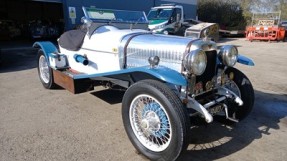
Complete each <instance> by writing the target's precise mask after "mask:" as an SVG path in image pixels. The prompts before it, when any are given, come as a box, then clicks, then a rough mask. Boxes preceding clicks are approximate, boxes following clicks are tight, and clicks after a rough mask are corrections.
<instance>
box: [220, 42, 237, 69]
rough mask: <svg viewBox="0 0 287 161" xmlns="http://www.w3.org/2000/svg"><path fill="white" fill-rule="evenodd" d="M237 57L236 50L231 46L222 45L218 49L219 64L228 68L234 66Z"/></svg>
mask: <svg viewBox="0 0 287 161" xmlns="http://www.w3.org/2000/svg"><path fill="white" fill-rule="evenodd" d="M237 57H238V50H237V48H236V47H235V46H233V45H224V46H222V47H221V48H220V51H219V59H220V60H221V62H222V63H223V64H224V65H226V66H229V67H232V66H234V65H235V63H236V61H237Z"/></svg>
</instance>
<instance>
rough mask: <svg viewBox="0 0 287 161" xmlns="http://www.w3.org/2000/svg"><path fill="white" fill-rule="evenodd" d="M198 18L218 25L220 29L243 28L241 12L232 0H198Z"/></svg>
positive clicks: (236, 3)
mask: <svg viewBox="0 0 287 161" xmlns="http://www.w3.org/2000/svg"><path fill="white" fill-rule="evenodd" d="M198 17H199V19H200V20H202V21H206V22H214V23H218V24H219V25H220V26H221V28H226V29H243V28H245V19H244V16H243V10H242V8H241V6H240V4H239V3H238V2H236V1H234V0H233V1H232V0H199V2H198Z"/></svg>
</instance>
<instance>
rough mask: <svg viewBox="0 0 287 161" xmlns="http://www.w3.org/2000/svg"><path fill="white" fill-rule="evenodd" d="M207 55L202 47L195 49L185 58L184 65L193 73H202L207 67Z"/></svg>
mask: <svg viewBox="0 0 287 161" xmlns="http://www.w3.org/2000/svg"><path fill="white" fill-rule="evenodd" d="M206 62H207V59H206V55H205V52H204V51H203V50H201V49H197V50H193V51H191V52H190V53H188V54H187V55H186V56H185V57H184V58H183V66H184V67H185V68H186V69H187V70H188V71H189V73H191V74H195V75H201V74H202V73H203V72H204V70H205V68H206Z"/></svg>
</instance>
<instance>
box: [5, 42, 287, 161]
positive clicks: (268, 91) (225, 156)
mask: <svg viewBox="0 0 287 161" xmlns="http://www.w3.org/2000/svg"><path fill="white" fill-rule="evenodd" d="M223 44H234V45H237V46H238V49H239V52H240V53H242V54H244V55H245V56H248V57H250V58H252V59H253V60H254V62H255V64H256V66H254V67H249V66H244V65H239V64H238V65H236V67H237V68H239V69H240V70H242V71H243V72H244V73H245V74H246V75H247V76H248V77H249V78H250V80H251V82H252V84H253V86H254V90H255V99H256V100H255V105H254V108H253V111H252V112H251V114H250V115H249V117H247V118H246V119H245V120H244V121H242V122H240V123H238V124H236V125H235V126H226V125H223V124H221V123H219V122H213V123H212V124H203V125H201V126H196V127H194V128H192V133H191V138H190V144H189V146H188V149H187V152H186V153H185V154H184V155H183V156H182V157H181V158H180V160H191V161H193V160H194V161H208V160H220V161H230V160H240V161H242V160H244V161H255V160H258V161H283V160H286V158H287V152H286V151H287V135H286V131H287V95H286V94H287V65H286V62H287V43H286V42H271V43H269V42H248V41H245V39H242V38H241V39H224V40H223V41H222V42H221V43H220V44H219V45H223ZM0 46H1V45H0ZM14 47H15V46H14ZM6 49H7V48H6ZM2 59H3V61H2V65H1V66H0V161H17V160H20V161H22V160H27V161H34V160H35V161H44V160H47V161H51V160H56V161H74V160H81V161H82V160H87V161H94V160H96V161H106V160H112V161H114V160H127V161H135V160H138V161H140V160H146V159H145V158H144V157H142V156H141V155H140V154H138V153H136V151H135V149H134V147H133V146H132V144H131V142H130V141H129V140H128V137H127V135H126V133H125V131H124V127H123V124H122V118H121V99H122V95H123V92H121V91H113V90H106V89H104V88H102V87H97V88H96V90H95V91H92V92H87V93H83V94H78V95H74V94H71V93H69V92H68V91H66V90H63V89H57V90H46V89H44V88H43V87H42V85H41V83H40V81H39V78H38V74H37V68H36V51H35V50H31V48H29V47H27V48H26V47H24V48H23V47H22V48H20V49H19V48H18V49H13V48H10V49H9V50H2Z"/></svg>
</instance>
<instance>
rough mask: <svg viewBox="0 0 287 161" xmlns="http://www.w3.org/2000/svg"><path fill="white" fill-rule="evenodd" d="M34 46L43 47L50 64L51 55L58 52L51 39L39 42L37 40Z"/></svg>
mask: <svg viewBox="0 0 287 161" xmlns="http://www.w3.org/2000/svg"><path fill="white" fill-rule="evenodd" d="M33 47H34V48H41V49H42V51H43V53H44V55H45V57H46V58H47V61H48V63H49V65H50V62H49V56H50V55H51V54H52V53H55V52H58V49H57V47H56V46H55V45H54V44H53V43H52V42H50V41H38V42H35V43H34V44H33Z"/></svg>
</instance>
